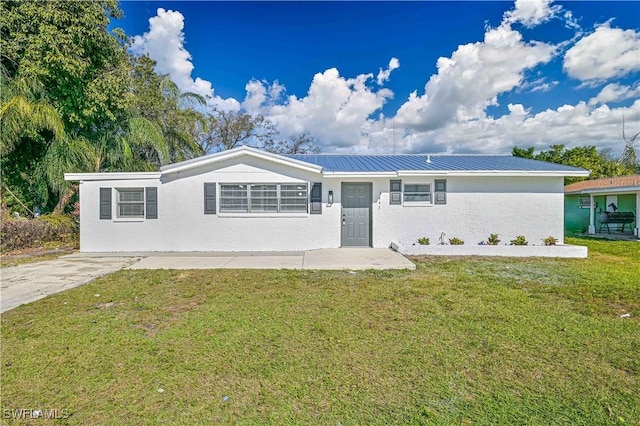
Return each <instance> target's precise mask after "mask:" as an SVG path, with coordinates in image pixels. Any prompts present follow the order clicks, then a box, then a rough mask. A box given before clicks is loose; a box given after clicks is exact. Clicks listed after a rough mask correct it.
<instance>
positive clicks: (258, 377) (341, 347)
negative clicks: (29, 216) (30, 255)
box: [1, 239, 640, 425]
mask: <svg viewBox="0 0 640 426" xmlns="http://www.w3.org/2000/svg"><path fill="white" fill-rule="evenodd" d="M569 242H570V243H573V244H586V245H588V246H589V249H590V256H589V258H588V259H497V258H422V259H416V261H417V265H418V268H417V270H416V271H414V272H403V271H382V272H380V271H378V272H375V271H370V272H369V271H368V272H358V273H355V274H354V273H349V272H336V271H323V272H319V271H318V272H316V271H259V270H211V271H120V272H117V273H114V274H111V275H108V276H105V277H103V278H101V279H97V280H95V281H93V282H91V283H89V284H87V285H85V286H82V287H79V288H76V289H73V290H70V291H67V292H65V293H61V294H58V295H55V296H52V297H49V298H46V299H43V300H40V301H38V302H35V303H32V304H29V305H26V306H22V307H19V308H17V309H15V310H12V311H9V312H7V313H5V314H2V316H1V325H2V364H1V367H2V398H1V406H2V409H4V410H15V409H20V408H32V409H42V410H47V409H57V410H68V411H65V413H68V414H70V417H68V418H67V419H66V420H59V421H58V422H59V423H66V422H68V423H71V424H185V425H187V424H189V425H191V424H221V423H222V424H225V423H226V424H228V423H236V422H237V423H242V424H265V423H266V424H332V425H336V424H341V425H351V424H353V425H356V424H447V425H448V424H463V425H464V424H504V425H513V424H540V425H549V424H571V425H591V424H640V392H638V389H640V380H639V373H640V365H639V364H640V361H639V358H640V321H639V319H640V295H639V293H640V243H636V242H611V241H597V240H587V239H572V240H570V241H569ZM626 314H629V315H630V316H627V315H626ZM6 413H7V412H6V411H3V417H5V419H4V421H5V422H11V420H10V419H6V417H7V415H6ZM38 424H41V423H38ZM43 424H46V423H43Z"/></svg>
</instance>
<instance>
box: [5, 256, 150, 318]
mask: <svg viewBox="0 0 640 426" xmlns="http://www.w3.org/2000/svg"><path fill="white" fill-rule="evenodd" d="M74 256H76V255H71V256H63V257H60V258H58V259H55V260H46V261H43V262H36V263H27V264H24V265H18V266H12V267H9V268H2V269H0V312H6V311H8V310H10V309H13V308H15V307H18V306H20V305H22V304H24V303H29V302H33V301H34V300H38V299H42V298H43V297H46V296H48V295H50V294H55V293H59V292H61V291H64V290H67V289H70V288H73V287H78V286H80V285H82V284H85V283H87V282H89V281H91V280H92V279H94V278H98V277H101V276H103V275H106V274H109V273H111V272H115V271H118V270H120V269H122V268H124V267H127V266H130V265H131V264H133V263H135V262H137V261H138V260H139V258H138V257H95V258H86V257H80V256H79V257H74Z"/></svg>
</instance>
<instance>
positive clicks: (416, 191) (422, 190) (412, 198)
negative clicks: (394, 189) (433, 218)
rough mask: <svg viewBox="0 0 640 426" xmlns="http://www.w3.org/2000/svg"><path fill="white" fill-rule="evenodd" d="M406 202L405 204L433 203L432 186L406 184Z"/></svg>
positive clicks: (426, 184)
mask: <svg viewBox="0 0 640 426" xmlns="http://www.w3.org/2000/svg"><path fill="white" fill-rule="evenodd" d="M404 202H405V203H414V202H417V203H430V202H431V184H428V183H420V184H405V185H404Z"/></svg>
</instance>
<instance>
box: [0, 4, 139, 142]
mask: <svg viewBox="0 0 640 426" xmlns="http://www.w3.org/2000/svg"><path fill="white" fill-rule="evenodd" d="M1 9H2V10H1V12H2V13H1V14H0V28H1V34H2V56H1V58H2V65H3V66H4V67H5V68H6V69H7V70H8V72H9V75H10V76H11V77H15V76H17V75H22V76H24V77H26V78H29V79H33V80H35V81H38V82H39V83H40V84H42V86H43V88H44V91H45V92H46V93H47V96H48V99H49V100H50V102H51V103H52V104H53V105H54V106H55V108H56V109H57V110H58V112H59V114H60V116H61V117H62V120H63V122H64V123H65V127H66V131H67V133H75V134H78V135H80V136H84V137H88V138H89V139H91V137H92V136H94V135H95V134H96V133H101V132H102V131H103V130H104V129H105V128H110V127H113V126H116V127H117V126H118V122H119V120H120V119H121V118H122V117H123V116H126V114H127V109H128V106H129V101H130V96H128V92H129V81H130V67H129V65H128V55H127V52H126V49H125V47H124V43H125V41H126V38H125V36H124V33H122V31H117V30H115V31H114V33H113V34H112V33H110V32H109V31H108V30H107V27H108V25H109V21H110V19H116V18H119V17H120V16H121V15H122V12H121V11H120V9H118V3H117V1H116V0H96V1H90V2H81V1H8V2H7V1H5V2H2V3H1Z"/></svg>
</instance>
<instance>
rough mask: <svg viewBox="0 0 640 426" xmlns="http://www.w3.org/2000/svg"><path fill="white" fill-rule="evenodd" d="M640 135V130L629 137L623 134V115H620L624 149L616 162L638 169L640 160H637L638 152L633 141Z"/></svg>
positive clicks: (639, 169) (639, 168)
mask: <svg viewBox="0 0 640 426" xmlns="http://www.w3.org/2000/svg"><path fill="white" fill-rule="evenodd" d="M639 136H640V132H638V133H635V134H634V135H633V136H631V137H630V138H629V139H627V136H626V135H625V131H624V116H623V117H622V140H623V141H624V149H623V151H622V155H620V158H619V159H618V164H622V165H624V166H626V167H630V168H633V169H636V170H637V171H640V162H638V154H637V153H636V147H635V143H636V140H637V139H638V137H639Z"/></svg>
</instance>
